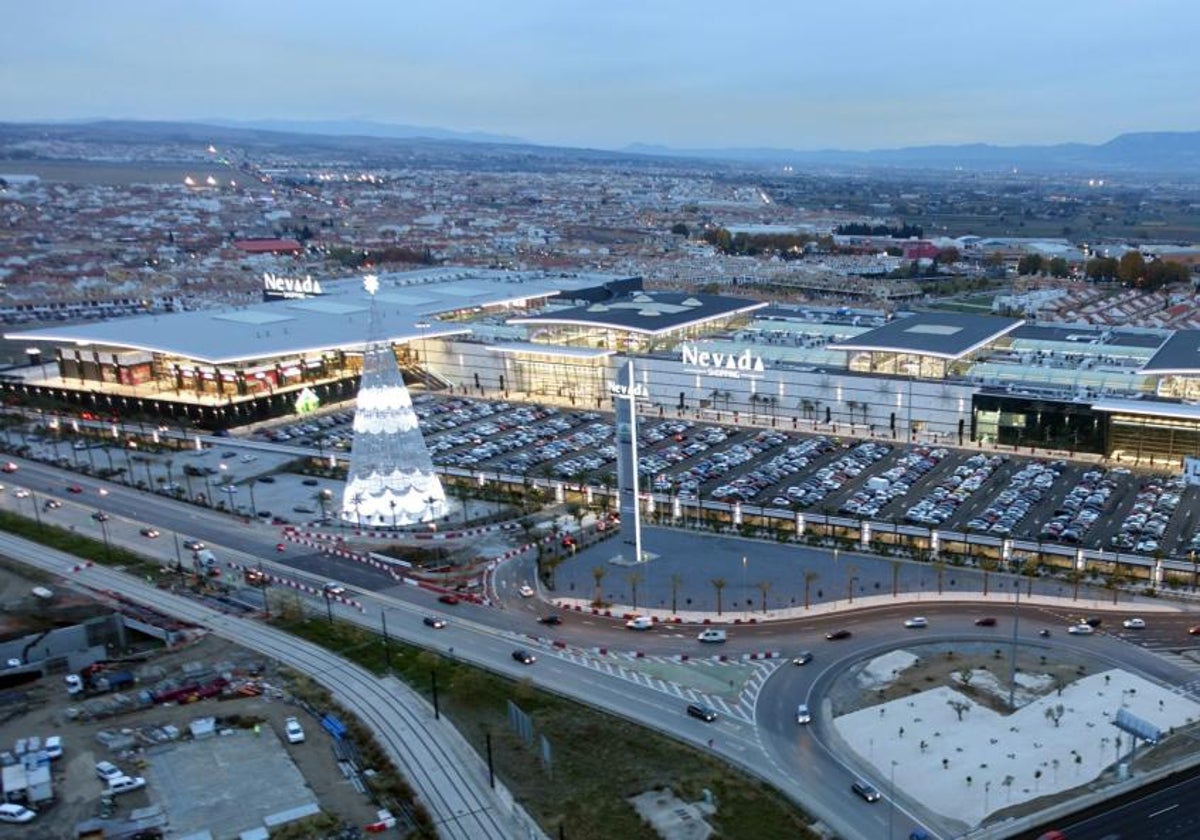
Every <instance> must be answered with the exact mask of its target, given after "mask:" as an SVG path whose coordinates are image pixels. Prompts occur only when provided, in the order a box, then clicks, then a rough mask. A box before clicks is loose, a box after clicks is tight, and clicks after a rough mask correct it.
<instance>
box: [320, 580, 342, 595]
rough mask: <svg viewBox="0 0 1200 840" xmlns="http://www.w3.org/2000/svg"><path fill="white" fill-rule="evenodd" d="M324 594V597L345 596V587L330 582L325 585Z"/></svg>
mask: <svg viewBox="0 0 1200 840" xmlns="http://www.w3.org/2000/svg"><path fill="white" fill-rule="evenodd" d="M324 592H325V594H326V595H345V594H346V587H344V586H342V585H341V584H340V583H338V582H336V581H332V580H331V581H329V583H327V584H325V587H324Z"/></svg>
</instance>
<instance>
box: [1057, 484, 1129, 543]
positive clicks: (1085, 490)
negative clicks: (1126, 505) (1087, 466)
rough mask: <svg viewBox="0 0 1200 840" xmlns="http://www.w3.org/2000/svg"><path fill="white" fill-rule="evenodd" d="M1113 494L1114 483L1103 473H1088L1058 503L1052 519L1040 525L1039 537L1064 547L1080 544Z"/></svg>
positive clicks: (1115, 485) (1106, 506)
mask: <svg viewBox="0 0 1200 840" xmlns="http://www.w3.org/2000/svg"><path fill="white" fill-rule="evenodd" d="M1116 490H1117V482H1116V480H1115V479H1113V477H1112V476H1110V475H1108V474H1107V473H1106V472H1105V471H1104V470H1088V471H1087V472H1085V473H1084V474H1083V475H1082V476H1080V477H1079V483H1078V484H1076V485H1075V486H1074V487H1073V488H1071V492H1069V493H1067V496H1066V498H1065V499H1063V500H1062V502H1060V503H1059V505H1058V508H1057V509H1056V510H1055V511H1054V516H1053V517H1052V518H1050V519H1049V520H1048V521H1047V522H1046V523H1045V524H1043V525H1042V529H1041V531H1040V532H1039V535H1040V536H1041V538H1042V539H1047V540H1058V541H1060V542H1065V543H1072V544H1077V543H1081V542H1083V538H1084V536H1085V535H1086V534H1087V532H1088V531H1089V530H1091V528H1092V526H1093V525H1095V524H1096V522H1097V520H1099V519H1100V516H1101V514H1103V513H1104V511H1105V510H1106V509H1107V508H1108V506H1109V500H1110V499H1111V498H1112V496H1113V494H1114V493H1115V492H1116Z"/></svg>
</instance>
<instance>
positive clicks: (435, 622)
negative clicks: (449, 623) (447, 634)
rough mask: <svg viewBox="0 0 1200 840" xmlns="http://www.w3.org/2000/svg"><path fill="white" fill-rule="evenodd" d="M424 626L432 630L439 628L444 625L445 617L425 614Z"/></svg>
mask: <svg viewBox="0 0 1200 840" xmlns="http://www.w3.org/2000/svg"><path fill="white" fill-rule="evenodd" d="M424 622H425V626H426V627H432V628H433V629H434V630H441V629H442V628H443V627H445V626H446V619H444V618H440V617H438V616H436V615H427V616H425V618H424Z"/></svg>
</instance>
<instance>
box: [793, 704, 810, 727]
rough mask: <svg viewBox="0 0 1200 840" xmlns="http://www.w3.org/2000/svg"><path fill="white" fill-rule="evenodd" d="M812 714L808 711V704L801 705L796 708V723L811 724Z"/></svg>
mask: <svg viewBox="0 0 1200 840" xmlns="http://www.w3.org/2000/svg"><path fill="white" fill-rule="evenodd" d="M811 722H812V712H810V711H809V710H808V704H807V703H801V704H800V705H799V706H797V707H796V723H811Z"/></svg>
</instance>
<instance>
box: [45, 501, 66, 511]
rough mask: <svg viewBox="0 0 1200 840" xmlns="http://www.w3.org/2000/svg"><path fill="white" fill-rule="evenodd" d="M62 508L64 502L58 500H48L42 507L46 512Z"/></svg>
mask: <svg viewBox="0 0 1200 840" xmlns="http://www.w3.org/2000/svg"><path fill="white" fill-rule="evenodd" d="M60 507H62V502H60V501H59V500H58V499H47V500H46V503H45V504H44V505H42V508H43V509H44V510H58V509H59V508H60Z"/></svg>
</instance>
